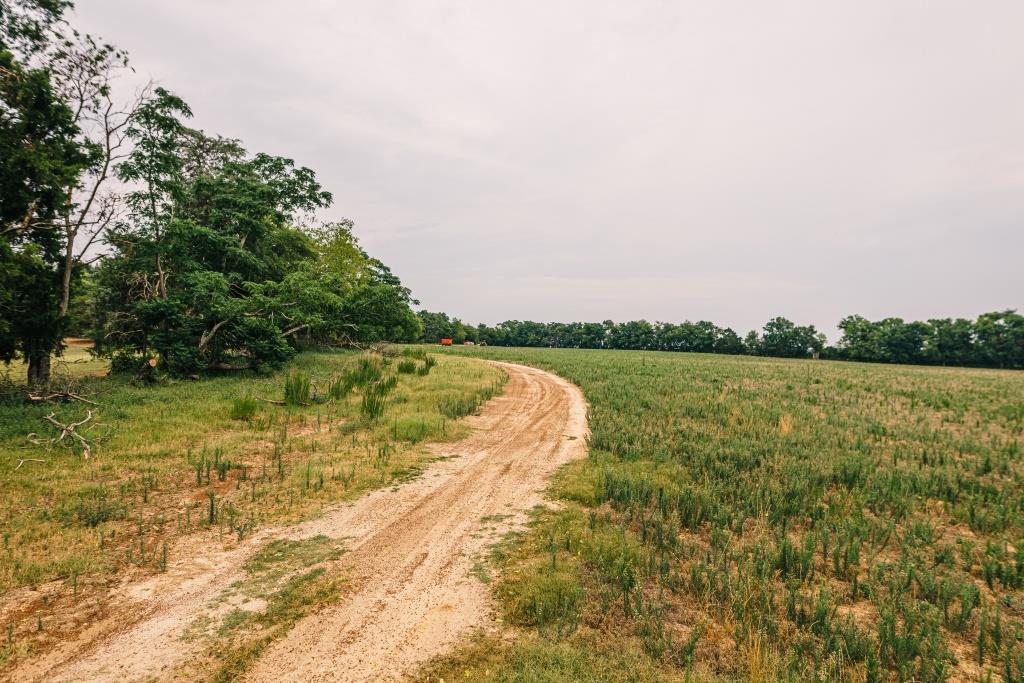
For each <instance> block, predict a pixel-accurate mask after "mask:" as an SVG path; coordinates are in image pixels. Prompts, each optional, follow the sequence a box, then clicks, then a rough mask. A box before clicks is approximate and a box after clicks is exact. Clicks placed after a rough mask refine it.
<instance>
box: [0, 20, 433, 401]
mask: <svg viewBox="0 0 1024 683" xmlns="http://www.w3.org/2000/svg"><path fill="white" fill-rule="evenodd" d="M70 7H71V4H70V2H68V1H66V0H0V161H2V163H0V360H2V361H4V362H7V363H10V362H11V361H13V360H15V359H21V360H24V361H25V362H26V363H27V364H28V380H29V383H30V384H33V385H42V384H46V383H47V382H48V381H49V377H50V358H51V357H52V356H53V355H54V354H59V353H60V352H61V349H62V340H63V338H64V337H65V336H66V335H68V334H78V335H83V336H89V337H92V338H93V339H94V341H95V348H96V350H97V352H100V353H105V354H108V355H110V356H112V357H113V359H114V366H115V367H124V368H126V369H127V368H132V367H138V368H143V367H149V366H151V365H152V364H153V362H154V361H155V363H156V365H157V367H158V368H162V369H164V370H166V371H167V372H170V373H174V374H194V373H200V372H204V371H208V370H211V369H217V368H254V369H269V368H273V367H276V366H278V365H280V364H281V363H282V362H284V361H285V360H287V359H288V358H290V357H291V356H292V355H293V354H294V353H295V352H296V350H297V348H298V347H299V345H300V344H301V343H319V344H333V343H346V342H353V341H355V342H360V341H375V340H381V339H390V340H407V341H412V340H415V339H417V338H418V337H419V336H420V323H419V319H418V318H417V317H416V316H415V314H414V313H413V312H412V309H411V305H413V304H415V303H416V302H415V301H414V300H413V299H412V296H411V294H410V292H409V290H408V289H407V288H405V287H404V286H402V283H401V281H400V280H399V279H398V277H396V276H395V275H394V274H393V273H392V272H391V271H390V270H389V269H388V268H387V266H385V265H384V264H383V263H381V262H380V261H378V260H377V259H374V258H372V257H371V256H369V255H368V254H367V253H366V252H365V251H364V250H363V249H362V248H361V247H360V245H359V243H358V241H357V239H356V238H355V236H354V235H353V232H352V228H353V226H352V224H351V222H348V221H341V222H335V223H326V224H324V223H320V222H317V221H316V212H317V211H318V210H321V209H324V208H326V207H328V206H330V205H331V202H332V197H331V194H330V193H329V192H327V191H326V190H325V189H324V188H323V187H321V185H320V183H319V182H318V181H317V178H316V175H315V173H314V172H313V171H312V170H310V169H308V168H304V167H301V166H297V165H296V164H295V163H294V162H293V161H292V160H291V159H287V158H283V157H278V156H273V155H269V154H264V153H251V152H249V151H247V150H246V149H245V148H244V147H243V146H242V145H241V143H240V142H239V141H238V140H235V139H231V138H226V137H221V136H219V135H212V134H208V133H206V132H204V131H201V130H198V129H195V128H193V127H190V126H189V125H188V124H189V120H190V119H191V117H192V111H191V109H190V107H189V105H188V104H187V103H186V102H185V101H184V100H182V99H181V98H180V97H178V96H177V95H175V94H174V93H173V92H171V91H169V90H167V89H165V88H163V87H156V86H153V85H152V84H151V85H149V86H146V87H143V88H141V89H140V90H139V91H138V92H136V93H135V94H134V95H133V96H131V97H127V98H125V99H119V97H120V94H119V93H117V92H116V91H115V89H114V87H113V84H114V83H115V81H116V80H117V79H118V78H119V77H121V76H123V75H124V74H126V73H127V72H128V70H130V69H131V67H130V65H129V60H128V56H127V55H126V54H125V52H124V51H122V50H119V49H118V48H116V47H115V46H113V45H110V44H108V43H105V42H103V41H100V40H98V39H96V38H94V37H92V36H89V35H84V34H82V33H80V32H78V31H77V30H75V29H74V28H73V27H71V26H70V25H68V23H67V21H66V20H65V14H66V12H67V11H68V9H69V8H70Z"/></svg>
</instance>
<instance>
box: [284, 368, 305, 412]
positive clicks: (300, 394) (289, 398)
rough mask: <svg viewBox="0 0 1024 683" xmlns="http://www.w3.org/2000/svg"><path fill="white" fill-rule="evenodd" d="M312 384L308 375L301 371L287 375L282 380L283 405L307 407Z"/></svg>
mask: <svg viewBox="0 0 1024 683" xmlns="http://www.w3.org/2000/svg"><path fill="white" fill-rule="evenodd" d="M311 387H312V384H311V382H310V379H309V374H308V373H305V372H302V371H301V370H294V371H292V372H290V373H288V376H287V377H286V378H285V380H284V403H285V405H288V406H307V405H309V398H310V393H311Z"/></svg>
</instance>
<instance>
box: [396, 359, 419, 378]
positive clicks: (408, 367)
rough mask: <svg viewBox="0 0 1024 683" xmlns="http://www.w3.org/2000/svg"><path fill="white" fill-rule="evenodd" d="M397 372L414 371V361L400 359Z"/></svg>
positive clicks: (411, 372) (408, 372) (406, 373)
mask: <svg viewBox="0 0 1024 683" xmlns="http://www.w3.org/2000/svg"><path fill="white" fill-rule="evenodd" d="M398 372H399V374H402V375H411V374H413V373H415V372H416V361H414V360H402V361H399V362H398Z"/></svg>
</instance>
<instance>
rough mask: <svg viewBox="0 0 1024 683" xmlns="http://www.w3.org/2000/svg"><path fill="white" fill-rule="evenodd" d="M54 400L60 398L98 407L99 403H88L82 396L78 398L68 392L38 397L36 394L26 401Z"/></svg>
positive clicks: (30, 395) (57, 392)
mask: <svg viewBox="0 0 1024 683" xmlns="http://www.w3.org/2000/svg"><path fill="white" fill-rule="evenodd" d="M55 398H62V399H65V400H68V401H81V402H82V403H88V404H90V405H94V406H98V405H99V403H97V402H96V401H90V400H89V399H87V398H85V397H84V396H79V395H78V394H74V393H72V392H70V391H55V392H53V393H50V394H47V395H46V396H38V395H36V394H29V395H28V400H30V401H36V402H44V401H52V400H53V399H55Z"/></svg>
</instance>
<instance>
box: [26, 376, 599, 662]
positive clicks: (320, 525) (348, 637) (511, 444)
mask: <svg viewBox="0 0 1024 683" xmlns="http://www.w3.org/2000/svg"><path fill="white" fill-rule="evenodd" d="M499 365H501V367H503V368H504V369H505V370H506V371H507V372H508V374H509V381H508V383H507V384H506V387H505V391H504V392H503V393H502V395H501V396H498V397H496V398H494V399H492V400H491V401H489V402H488V403H487V404H486V405H485V406H484V407H483V409H482V411H481V414H480V415H478V416H474V417H470V418H468V421H469V423H470V425H471V426H472V427H473V433H472V434H471V435H470V436H469V437H468V438H466V439H464V440H462V441H459V442H457V443H452V444H444V445H441V446H438V447H436V448H435V449H434V450H435V451H436V452H437V454H438V455H440V456H449V457H445V458H443V459H441V460H438V461H437V462H434V463H433V464H431V465H430V466H429V467H428V468H427V469H426V471H425V472H424V474H423V475H422V476H421V477H419V478H418V479H416V480H414V481H411V482H409V483H406V484H403V485H402V486H400V487H397V488H392V489H385V490H378V491H374V492H372V493H370V494H368V495H366V496H364V497H363V498H361V499H359V500H357V501H356V502H355V503H353V504H350V505H347V506H341V507H338V508H336V509H334V510H332V511H330V512H328V513H327V514H325V515H323V516H321V517H320V518H318V519H316V520H313V521H311V522H308V523H305V524H302V525H299V526H296V527H291V528H286V529H281V528H278V529H271V530H266V531H264V532H262V533H260V534H257V535H256V536H254V537H253V538H251V539H249V540H248V541H246V542H245V543H243V544H242V545H240V546H239V547H237V548H235V549H232V550H231V551H228V552H220V553H217V554H215V555H211V556H207V557H203V556H193V557H190V558H188V559H183V560H180V561H179V562H177V563H175V564H174V565H172V566H171V567H169V568H168V572H167V573H166V574H161V575H159V576H156V577H153V578H152V579H149V580H147V581H145V582H143V583H141V584H138V585H134V586H130V587H129V588H128V589H126V590H125V595H124V599H126V600H130V601H134V602H135V604H137V606H138V610H137V611H138V614H140V615H141V617H140V618H138V619H137V620H136V621H134V623H131V624H129V625H128V626H127V627H125V628H123V629H122V630H120V631H119V632H116V633H114V635H110V636H101V637H93V638H89V637H88V635H89V634H83V639H82V640H81V641H80V642H79V643H78V644H77V645H76V644H75V643H71V644H68V645H67V646H66V647H64V648H62V650H60V651H58V652H56V653H54V655H53V656H51V657H47V658H46V661H37V662H35V663H33V665H32V666H31V667H30V668H28V669H24V670H22V671H20V672H15V676H16V677H17V678H18V679H19V680H48V681H51V680H61V681H85V680H88V681H115V680H116V681H123V680H133V679H146V680H150V679H157V680H161V679H167V678H169V677H170V676H171V675H172V674H173V672H174V671H175V669H176V668H177V667H178V666H179V665H180V664H181V663H182V662H183V661H185V660H186V658H187V657H188V656H189V655H190V647H191V646H190V645H189V644H188V643H187V642H185V641H184V640H183V639H182V637H181V636H182V634H183V632H184V630H185V629H186V628H187V627H188V626H189V625H190V624H192V623H195V621H196V619H197V618H199V617H202V616H203V615H204V614H205V613H207V612H208V611H209V609H210V606H209V602H210V600H211V598H212V597H213V596H216V595H217V594H218V593H219V592H220V591H222V590H224V589H225V588H227V587H228V586H230V585H231V584H232V583H233V582H235V581H237V580H238V579H239V578H240V577H241V576H242V565H243V564H244V562H245V560H246V559H247V558H248V557H251V556H252V554H253V553H254V552H256V551H257V550H258V549H259V548H261V547H263V546H264V545H265V544H266V543H267V542H268V541H270V540H273V539H278V538H288V539H295V540H301V539H305V538H312V537H314V536H317V535H321V534H322V535H326V536H329V537H332V538H344V539H346V543H345V545H346V553H345V555H344V558H343V565H344V567H345V570H346V572H347V576H348V577H349V578H350V584H349V590H347V591H346V596H345V598H344V599H343V600H342V602H341V603H340V604H338V605H335V606H332V607H329V608H327V609H325V610H322V611H321V612H319V613H317V614H314V615H312V616H310V617H307V618H306V619H304V620H302V621H300V622H299V623H298V624H296V626H295V627H294V628H293V629H292V630H291V631H290V632H289V633H288V634H287V635H286V636H285V637H284V638H282V639H280V640H278V641H275V642H274V643H273V644H272V645H270V646H269V647H268V648H267V649H266V650H265V651H264V652H263V654H262V655H261V657H260V658H259V659H258V660H257V661H256V663H255V666H253V667H252V668H251V669H250V671H249V672H248V675H247V677H246V680H249V681H256V682H259V681H274V682H279V681H379V680H398V679H401V678H403V677H404V676H406V675H408V674H409V673H411V672H413V671H414V670H415V669H416V667H417V666H418V665H419V664H421V663H422V662H424V661H425V660H427V659H429V658H430V657H432V656H434V655H436V654H439V653H443V652H445V651H446V650H447V649H449V648H450V647H452V646H453V645H454V644H455V643H456V641H457V640H458V639H459V638H460V637H461V636H462V635H464V634H465V633H466V632H467V631H468V630H469V629H471V628H473V627H475V626H483V625H486V624H488V623H489V621H490V620H491V619H492V616H491V611H492V606H491V603H490V597H489V591H488V589H487V587H486V586H485V585H484V584H483V583H481V581H480V580H479V579H478V578H476V577H475V576H473V575H472V574H471V570H472V568H473V564H474V562H475V561H476V558H478V557H479V556H480V555H482V554H483V553H484V551H485V550H486V548H487V546H488V545H489V544H490V543H491V542H493V540H496V539H497V538H499V537H500V536H501V535H503V534H504V533H506V532H507V531H508V530H510V529H512V528H514V527H516V526H517V525H519V524H521V523H522V521H523V520H524V519H525V513H526V511H528V510H529V509H530V508H531V507H533V506H534V505H536V504H538V503H540V502H541V500H542V497H541V493H540V492H541V490H542V489H543V488H544V486H545V483H546V480H547V478H548V477H549V475H550V474H551V473H552V472H553V471H554V470H555V469H556V468H558V467H559V466H560V465H562V464H564V463H566V462H568V461H569V460H571V459H573V458H576V457H581V456H583V455H584V454H585V453H586V438H585V437H586V430H587V425H586V405H585V402H584V399H583V396H582V394H581V393H580V391H579V389H578V388H576V387H575V386H574V385H572V384H570V383H569V382H567V381H565V380H563V379H561V378H559V377H556V376H554V375H551V374H549V373H546V372H542V371H540V370H536V369H534V368H528V367H524V366H520V365H512V364H504V363H502V364H499ZM94 635H95V634H94ZM89 641H92V642H89Z"/></svg>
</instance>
